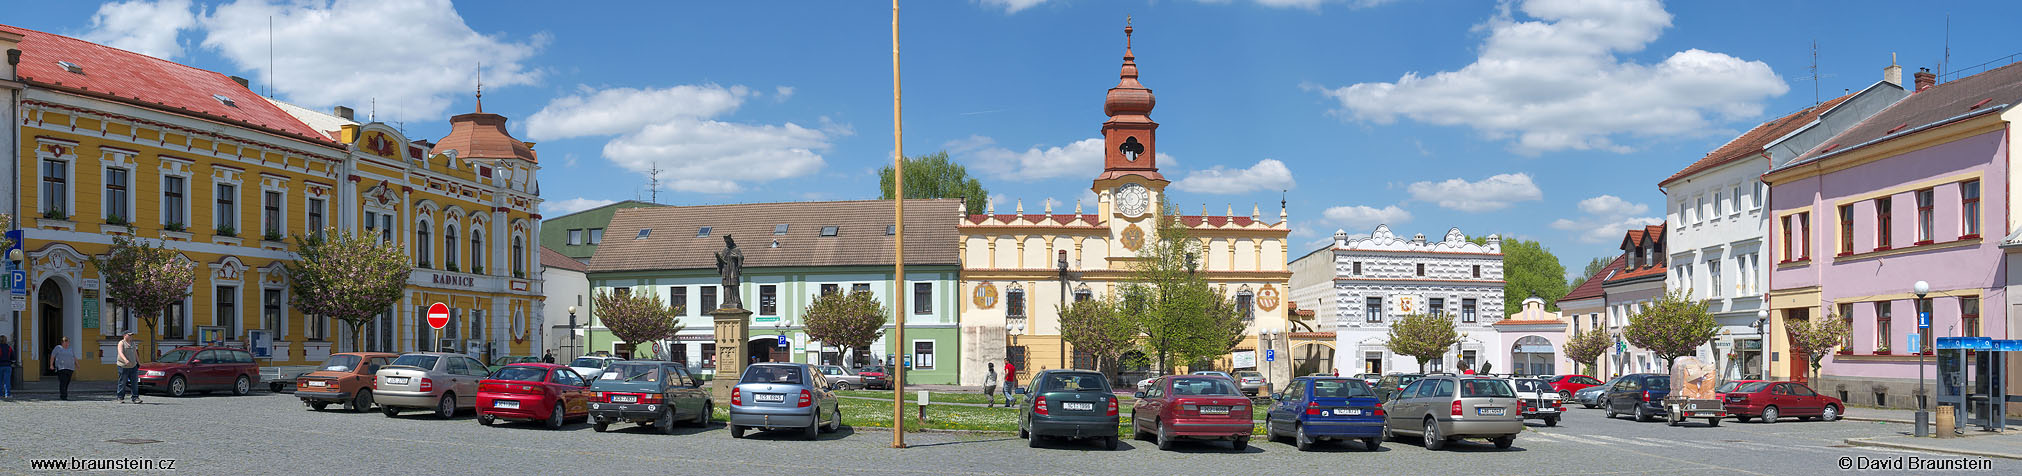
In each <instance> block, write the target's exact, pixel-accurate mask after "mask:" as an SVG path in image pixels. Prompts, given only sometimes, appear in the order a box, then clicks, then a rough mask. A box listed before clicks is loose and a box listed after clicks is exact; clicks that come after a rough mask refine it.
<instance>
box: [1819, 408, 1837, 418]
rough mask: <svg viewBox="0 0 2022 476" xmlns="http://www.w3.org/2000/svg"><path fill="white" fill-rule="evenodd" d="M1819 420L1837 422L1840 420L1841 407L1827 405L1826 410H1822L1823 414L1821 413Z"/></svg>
mask: <svg viewBox="0 0 2022 476" xmlns="http://www.w3.org/2000/svg"><path fill="white" fill-rule="evenodd" d="M1818 419H1820V420H1824V421H1837V420H1839V407H1836V406H1832V405H1826V406H1825V410H1822V412H1821V413H1819V417H1818Z"/></svg>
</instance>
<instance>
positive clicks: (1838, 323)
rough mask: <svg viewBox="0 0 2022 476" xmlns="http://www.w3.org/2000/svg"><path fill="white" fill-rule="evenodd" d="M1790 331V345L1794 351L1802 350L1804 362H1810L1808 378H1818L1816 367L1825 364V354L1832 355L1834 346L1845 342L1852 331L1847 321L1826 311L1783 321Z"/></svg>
mask: <svg viewBox="0 0 2022 476" xmlns="http://www.w3.org/2000/svg"><path fill="white" fill-rule="evenodd" d="M1783 325H1784V327H1786V328H1787V329H1788V330H1789V332H1790V345H1791V347H1794V348H1795V349H1794V350H1796V351H1799V352H1804V358H1805V361H1806V363H1809V364H1811V375H1810V376H1809V377H1810V378H1814V379H1815V378H1818V368H1819V367H1820V366H1822V365H1825V363H1824V362H1825V356H1827V355H1832V351H1833V349H1834V348H1837V347H1839V346H1841V345H1846V344H1847V339H1848V338H1849V337H1850V335H1851V334H1852V333H1853V329H1850V328H1848V326H1847V321H1846V320H1845V319H1840V317H1839V316H1838V315H1835V314H1833V313H1831V312H1827V313H1824V314H1821V315H1818V316H1816V317H1812V318H1811V320H1808V321H1789V322H1785V323H1784V324H1783Z"/></svg>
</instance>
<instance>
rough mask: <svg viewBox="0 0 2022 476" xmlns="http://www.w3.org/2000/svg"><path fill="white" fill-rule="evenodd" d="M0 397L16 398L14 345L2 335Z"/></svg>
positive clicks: (0, 337) (0, 348) (0, 340)
mask: <svg viewBox="0 0 2022 476" xmlns="http://www.w3.org/2000/svg"><path fill="white" fill-rule="evenodd" d="M0 398H14V346H12V345H8V344H7V336H0Z"/></svg>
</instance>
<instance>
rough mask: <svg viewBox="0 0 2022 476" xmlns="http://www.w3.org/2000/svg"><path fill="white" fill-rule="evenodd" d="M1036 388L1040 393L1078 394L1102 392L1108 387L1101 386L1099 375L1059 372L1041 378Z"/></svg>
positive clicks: (1100, 376)
mask: <svg viewBox="0 0 2022 476" xmlns="http://www.w3.org/2000/svg"><path fill="white" fill-rule="evenodd" d="M1038 388H1039V390H1038V391H1040V392H1080V391H1103V390H1107V389H1108V388H1109V387H1108V386H1106V385H1103V380H1102V375H1101V374H1093V373H1079V372H1075V373H1068V372H1059V373H1053V374H1047V375H1045V376H1043V377H1041V378H1040V380H1039V385H1038Z"/></svg>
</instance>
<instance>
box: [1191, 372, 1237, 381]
mask: <svg viewBox="0 0 2022 476" xmlns="http://www.w3.org/2000/svg"><path fill="white" fill-rule="evenodd" d="M1187 375H1209V376H1215V377H1221V378H1225V379H1229V381H1235V380H1236V376H1234V375H1229V373H1228V372H1223V371H1220V370H1196V371H1194V373H1191V374H1187Z"/></svg>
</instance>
